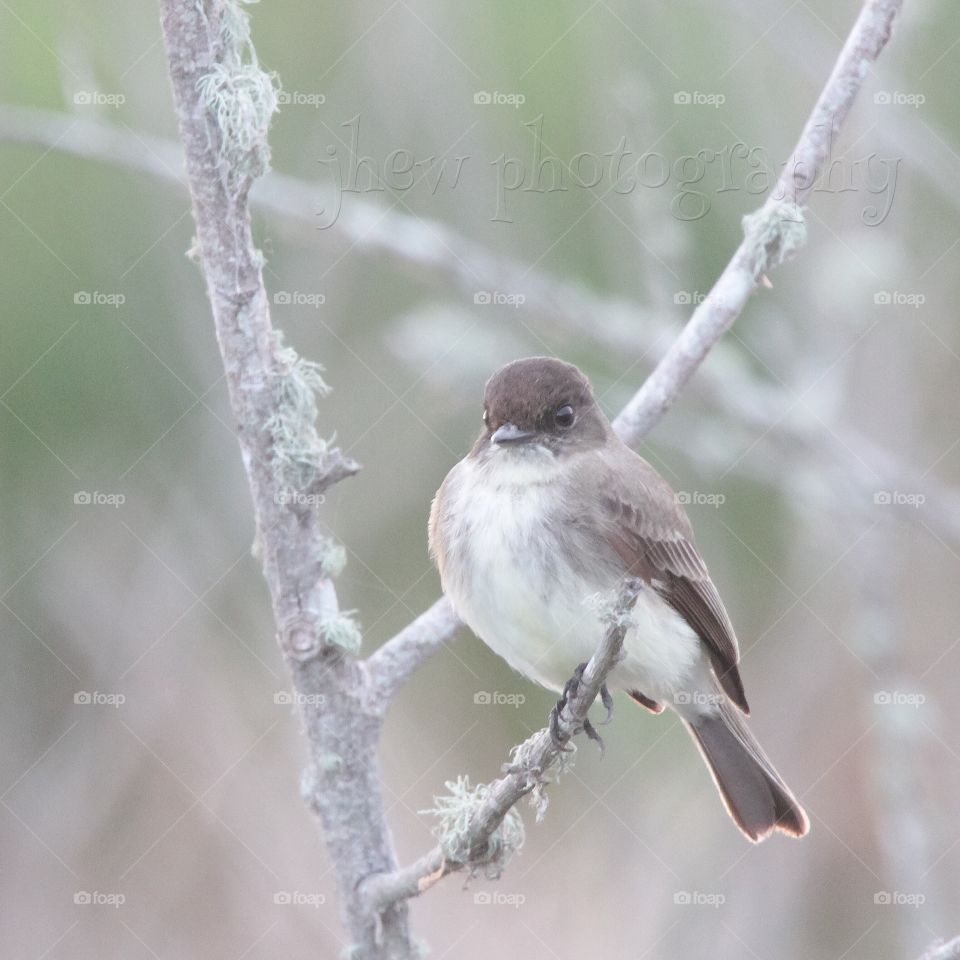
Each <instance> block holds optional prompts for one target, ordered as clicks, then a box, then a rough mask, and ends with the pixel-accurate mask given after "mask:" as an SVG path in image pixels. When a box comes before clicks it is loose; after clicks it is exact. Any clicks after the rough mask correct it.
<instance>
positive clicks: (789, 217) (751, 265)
mask: <svg viewBox="0 0 960 960" xmlns="http://www.w3.org/2000/svg"><path fill="white" fill-rule="evenodd" d="M901 5H902V0H867V2H866V3H865V4H864V6H863V9H862V10H861V12H860V16H859V17H858V18H857V21H856V23H855V24H854V26H853V29H852V30H851V32H850V36H849V37H848V38H847V42H846V43H845V45H844V47H843V50H842V51H841V53H840V56H839V58H838V60H837V63H836V65H835V66H834V69H833V72H832V73H831V75H830V79H829V80H828V81H827V83H826V86H825V87H824V89H823V92H822V93H821V94H820V98H819V99H818V100H817V103H816V105H815V106H814V109H813V112H812V113H811V115H810V118H809V119H808V120H807V123H806V125H805V127H804V129H803V133H802V134H801V136H800V140H799V141H798V143H797V146H796V147H795V149H794V151H793V154H792V156H791V158H790V160H789V162H788V163H787V165H786V166H785V168H784V172H783V175H782V176H781V178H780V180H779V181H778V183H777V185H776V186H775V188H774V190H773V192H772V193H771V194H770V196H769V197H768V198H767V200H766V202H765V203H764V204H763V206H762V207H761V208H760V209H759V210H758V211H757V212H755V213H753V214H750V215H749V216H747V217H745V218H744V221H743V231H744V239H743V241H742V243H741V244H740V246H739V247H738V248H737V250H736V252H735V253H734V255H733V258H732V259H731V260H730V263H729V264H728V265H727V267H726V268H725V269H724V271H723V273H722V274H721V275H720V278H719V279H718V280H717V282H716V283H715V284H714V286H713V288H712V289H711V291H710V293H709V294H708V295H707V297H706V298H705V299H704V300H703V302H702V303H701V304H700V305H699V306H698V307H697V309H696V310H695V311H694V314H693V316H692V317H691V318H690V320H689V321H688V323H687V325H686V327H685V328H684V330H683V332H682V333H681V334H680V336H679V337H678V338H677V339H676V340H675V341H674V343H673V344H672V345H671V347H670V349H669V350H668V351H667V353H666V354H665V356H664V357H663V358H662V359H661V360H660V362H659V363H658V364H657V366H656V368H655V369H654V371H653V373H652V374H651V375H650V376H649V377H648V378H647V380H646V382H645V383H644V384H643V386H642V387H641V388H640V390H639V391H637V393H636V394H635V395H634V397H633V399H632V400H631V401H630V402H629V403H628V404H627V406H626V407H625V408H624V409H623V410H622V411H621V413H620V414H619V416H618V417H617V418H616V419H615V420H614V424H613V425H614V429H615V430H616V431H617V433H618V435H619V436H620V437H621V438H622V439H623V440H624V441H625V442H627V443H630V444H636V443H639V442H640V441H641V440H642V439H643V438H644V437H645V436H646V435H647V434H648V433H649V432H650V430H652V429H653V427H654V426H655V425H656V424H657V423H658V422H659V421H660V419H661V418H662V417H663V415H664V414H665V413H666V411H667V410H668V409H669V407H670V405H671V404H672V403H673V401H674V400H675V399H676V398H677V397H678V396H679V395H680V393H681V392H682V391H683V389H684V387H685V386H686V384H687V383H688V382H689V380H690V378H691V377H692V376H693V374H694V373H695V372H696V371H697V369H698V368H699V367H700V365H701V364H702V363H703V361H704V359H705V358H706V356H707V354H708V353H709V352H710V350H711V349H712V348H713V346H714V345H715V344H716V343H717V342H718V341H719V340H720V338H721V337H722V336H723V334H724V333H725V332H726V331H727V330H728V329H729V328H730V327H731V326H732V324H733V323H734V321H735V320H736V319H737V317H738V316H739V314H740V312H741V311H742V310H743V307H744V306H745V305H746V302H747V300H748V299H749V298H750V296H751V295H752V293H753V292H754V290H755V289H756V288H757V286H758V285H759V284H760V283H761V282H762V281H763V279H764V278H765V277H766V274H767V272H768V271H769V270H772V269H773V268H774V267H776V266H778V265H780V264H781V263H783V262H784V261H785V260H786V259H788V258H790V257H791V256H793V255H794V254H795V253H796V252H797V250H798V249H799V248H800V246H802V244H803V243H804V241H805V239H806V230H805V224H804V219H803V210H802V204H803V201H804V200H805V198H806V196H807V194H808V193H809V191H810V189H811V188H812V187H813V184H814V182H815V181H816V178H817V176H818V175H819V172H820V169H821V167H822V165H823V163H824V161H825V159H826V157H827V152H828V150H829V145H830V142H831V138H832V137H833V136H834V134H835V133H836V131H837V130H838V129H839V127H840V126H841V124H842V123H843V121H844V120H845V119H846V117H847V114H848V113H849V111H850V108H851V106H852V105H853V101H854V99H855V98H856V95H857V92H858V91H859V89H860V86H861V84H862V83H863V80H864V78H865V76H866V73H867V71H868V69H869V67H870V65H871V64H872V63H873V61H874V60H876V58H877V57H878V56H879V54H880V51H881V50H882V49H883V47H884V46H885V45H886V43H887V41H888V40H889V38H890V34H891V30H892V27H893V20H894V17H895V16H896V14H897V13H898V11H899V10H900V7H901ZM439 602H443V601H439ZM435 613H436V606H435V607H434V608H431V610H428V611H427V612H426V613H425V614H422V615H421V619H423V620H425V621H426V622H433V617H434V615H435ZM402 636H403V641H402V642H403V644H404V647H405V649H406V650H407V657H406V659H405V663H407V664H411V665H413V666H414V667H415V665H416V664H417V663H419V662H421V661H422V659H423V658H415V657H412V656H410V655H409V648H410V647H411V645H412V644H414V643H415V642H416V640H415V638H414V637H412V636H410V634H409V633H406V632H405V634H404V635H402ZM399 642H400V638H399V636H398V637H397V638H394V639H393V640H391V641H388V642H387V644H386V646H385V649H384V650H382V651H381V653H380V656H381V657H382V658H383V660H382V661H381V662H385V663H386V662H390V661H389V659H388V658H389V657H390V655H391V654H390V647H391V645H392V644H394V643H399ZM439 642H441V638H438V637H437V636H436V635H431V636H430V637H429V639H428V640H427V641H425V643H426V645H427V647H428V649H433V648H435V647H436V645H437V644H438V643H439ZM393 666H394V671H395V670H396V667H397V663H396V662H395V663H394V665H393ZM376 682H380V681H376ZM392 684H393V688H394V689H396V688H397V687H399V683H398V682H397V680H396V677H393V678H392ZM542 734H543V731H541V734H538V735H537V736H541V735H542ZM508 780H509V778H504V780H501V781H498V783H500V784H503V783H504V782H505V781H508ZM514 789H516V787H515V785H514ZM531 789H532V787H531ZM484 809H485V810H487V811H488V810H489V807H485V808H484ZM508 809H510V808H509V806H507V807H497V810H498V813H499V817H500V819H499V820H496V821H495V822H494V823H493V828H494V829H495V828H496V826H497V825H498V824H499V823H500V822H501V821H502V819H503V816H505V815H506V811H507V810H508ZM445 863H446V861H445V860H444V858H443V855H442V850H441V851H438V850H434V851H432V852H431V853H429V854H427V855H426V856H425V857H423V858H421V859H420V860H418V861H416V862H415V863H414V864H412V865H410V866H408V867H406V868H404V869H402V870H400V871H397V872H395V873H394V874H392V875H390V876H388V877H385V878H377V877H371V878H370V879H369V880H368V881H367V882H366V884H365V885H364V889H365V890H366V891H368V894H367V895H368V897H369V898H370V899H371V902H372V903H373V904H375V905H376V906H377V907H378V908H382V907H386V906H389V905H390V904H392V903H395V902H396V899H397V898H403V897H410V896H414V895H416V894H417V893H419V892H420V891H421V889H422V884H423V883H425V882H433V878H434V877H436V878H437V879H439V877H440V876H442V875H443V874H444V873H445V872H448V871H447V869H446V866H445ZM370 891H372V893H371V892H370Z"/></svg>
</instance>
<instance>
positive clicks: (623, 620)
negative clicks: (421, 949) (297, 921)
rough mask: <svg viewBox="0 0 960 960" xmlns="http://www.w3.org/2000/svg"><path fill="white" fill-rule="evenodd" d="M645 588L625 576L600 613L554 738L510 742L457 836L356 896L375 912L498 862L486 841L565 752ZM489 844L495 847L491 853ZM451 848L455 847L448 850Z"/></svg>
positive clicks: (500, 851) (545, 734) (539, 735)
mask: <svg viewBox="0 0 960 960" xmlns="http://www.w3.org/2000/svg"><path fill="white" fill-rule="evenodd" d="M643 589H644V586H643V582H642V581H640V580H635V579H632V578H631V579H628V580H626V581H625V582H624V583H623V584H622V585H621V587H620V589H619V591H618V594H617V596H616V599H615V600H614V601H613V603H611V604H609V607H608V609H607V610H606V611H603V612H602V613H601V616H602V617H603V618H604V619H605V620H606V622H607V629H606V631H605V633H604V636H603V640H602V641H601V642H600V645H599V646H598V648H597V650H596V651H595V652H594V654H593V656H592V657H591V658H590V660H589V661H588V663H587V666H586V668H585V669H584V671H583V674H582V675H581V677H580V679H579V683H578V684H577V686H576V688H575V689H574V691H573V692H572V693H571V694H570V696H569V697H568V698H567V700H566V706H565V707H564V709H563V710H561V711H560V712H559V715H558V722H557V733H558V740H557V741H556V742H555V740H554V737H553V735H552V734H551V731H550V730H549V729H543V730H538V731H537V732H536V733H535V734H533V736H532V737H530V738H529V739H528V740H527V741H526V742H525V743H523V744H521V745H520V746H519V747H516V748H514V750H513V756H512V761H511V763H510V764H509V765H508V770H509V772H508V773H507V774H506V775H505V776H503V777H501V778H500V779H499V780H496V781H494V782H493V783H491V784H489V786H488V787H487V788H486V789H485V790H484V791H483V793H482V794H481V795H479V796H478V797H477V801H476V804H475V807H474V809H473V810H472V812H471V815H470V817H469V820H468V823H467V826H466V829H465V830H464V831H463V832H462V833H461V834H459V835H457V836H456V837H454V838H452V839H453V842H452V843H450V842H445V841H449V840H450V839H451V838H444V837H441V842H440V843H439V844H438V845H437V846H436V847H435V848H434V849H433V850H431V851H430V852H429V853H428V854H426V855H425V856H423V857H421V858H420V859H419V860H417V861H416V862H415V863H413V864H410V865H409V866H408V867H405V868H404V869H401V870H397V871H395V872H393V873H390V874H380V875H375V876H372V877H370V878H368V879H367V880H366V881H365V882H364V883H363V884H362V885H361V887H360V891H359V892H360V896H361V897H362V898H363V900H364V902H365V903H366V905H367V907H368V908H369V909H370V910H372V911H374V912H379V911H380V910H382V909H384V908H385V907H387V906H389V905H390V904H392V903H395V902H396V901H397V900H398V899H405V898H407V897H412V896H416V895H417V894H419V893H422V892H423V891H424V890H425V889H427V887H429V886H432V885H433V884H434V883H436V882H437V881H438V880H439V879H441V877H443V876H445V875H446V874H448V873H453V872H454V871H456V870H461V869H465V868H466V869H476V868H479V867H487V866H489V863H490V858H491V856H493V857H495V858H496V859H497V863H496V866H497V868H498V871H497V872H499V867H500V866H502V862H501V861H502V858H503V857H504V854H505V853H509V850H506V851H505V850H504V848H503V845H502V844H495V845H492V844H491V838H492V837H494V836H495V834H496V833H497V831H498V830H499V829H500V827H501V824H502V823H503V820H504V818H505V817H506V816H507V814H508V813H509V812H510V811H511V810H512V809H513V807H514V806H515V805H516V804H517V803H518V802H519V801H520V800H522V799H523V797H525V796H526V795H527V794H529V793H531V792H532V791H534V790H536V789H537V788H538V787H542V786H543V785H544V784H545V783H546V782H547V780H546V777H547V774H548V772H549V771H550V769H551V768H552V767H554V766H555V765H556V764H557V763H558V762H560V761H561V759H562V757H563V755H564V745H565V744H566V743H568V742H569V741H570V740H571V739H572V738H573V737H574V736H576V735H577V734H578V733H580V732H581V731H582V730H583V727H584V723H585V722H586V719H587V714H588V712H589V710H590V707H591V706H592V705H593V702H594V700H596V698H597V695H598V694H599V692H600V688H601V687H602V686H603V684H604V682H605V681H606V678H607V674H609V672H610V671H611V670H612V669H613V667H614V666H616V664H617V662H618V661H619V659H620V656H621V650H622V647H623V638H624V636H625V635H626V632H627V630H628V629H629V627H630V623H631V621H630V612H631V611H632V609H633V606H634V604H635V603H636V600H637V597H638V596H639V594H640V592H641V591H642V590H643ZM491 846H493V848H494V850H495V851H496V852H495V853H493V854H491ZM452 850H454V851H456V853H454V852H452Z"/></svg>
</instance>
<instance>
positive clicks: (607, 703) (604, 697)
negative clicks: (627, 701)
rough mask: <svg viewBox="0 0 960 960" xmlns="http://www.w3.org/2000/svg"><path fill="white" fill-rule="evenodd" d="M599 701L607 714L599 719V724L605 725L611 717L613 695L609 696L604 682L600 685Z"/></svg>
mask: <svg viewBox="0 0 960 960" xmlns="http://www.w3.org/2000/svg"><path fill="white" fill-rule="evenodd" d="M600 702H601V703H602V704H603V708H604V710H606V711H607V715H606V716H605V717H604V718H603V719H602V720H601V721H600V726H602V727H605V726H606V725H607V724H608V723H609V722H610V721H611V720H612V719H613V697H611V696H610V691H609V690H608V689H607V685H606V684H603V686H601V687H600Z"/></svg>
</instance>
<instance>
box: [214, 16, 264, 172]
mask: <svg viewBox="0 0 960 960" xmlns="http://www.w3.org/2000/svg"><path fill="white" fill-rule="evenodd" d="M256 2H257V0H227V2H226V3H224V5H223V12H222V14H221V17H220V24H219V26H220V39H221V43H222V54H221V58H220V61H219V62H218V63H216V64H215V65H214V66H213V68H212V69H211V71H210V72H209V73H207V74H206V75H205V76H203V77H201V78H200V79H199V80H198V81H197V86H198V88H199V90H200V96H201V98H202V99H203V102H204V104H205V105H206V107H207V109H208V110H209V111H210V112H211V113H212V114H213V116H214V119H215V120H216V124H217V126H218V128H219V130H220V157H221V160H222V161H223V164H224V169H225V170H226V171H228V174H229V175H230V176H231V178H236V177H237V176H242V177H258V176H260V175H261V174H263V173H265V172H266V171H267V169H268V168H269V165H270V145H269V143H268V140H267V131H268V130H269V128H270V119H271V117H272V116H273V114H274V113H275V112H276V110H277V94H278V82H277V76H276V74H274V73H268V72H266V71H265V70H263V69H262V68H261V67H260V64H259V62H258V60H257V54H256V51H255V50H254V47H253V43H252V41H251V39H250V18H249V16H248V15H247V12H246V11H245V10H244V9H243V8H244V6H246V5H249V4H251V3H256Z"/></svg>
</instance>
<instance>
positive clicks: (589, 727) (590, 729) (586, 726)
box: [583, 719, 605, 759]
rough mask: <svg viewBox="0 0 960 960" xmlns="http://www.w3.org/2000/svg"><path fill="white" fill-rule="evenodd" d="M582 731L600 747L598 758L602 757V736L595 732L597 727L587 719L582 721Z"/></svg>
mask: <svg viewBox="0 0 960 960" xmlns="http://www.w3.org/2000/svg"><path fill="white" fill-rule="evenodd" d="M583 732H584V733H585V734H586V735H587V736H588V737H589V738H590V739H591V740H593V741H594V742H595V743H596V744H597V746H598V747H599V748H600V758H601V759H603V756H604V753H605V749H604V745H603V737H601V736H600V734H599V733H597V728H596V727H595V726H594V725H593V724H592V723H591V722H590V720H589V719H586V720H584V721H583Z"/></svg>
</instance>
